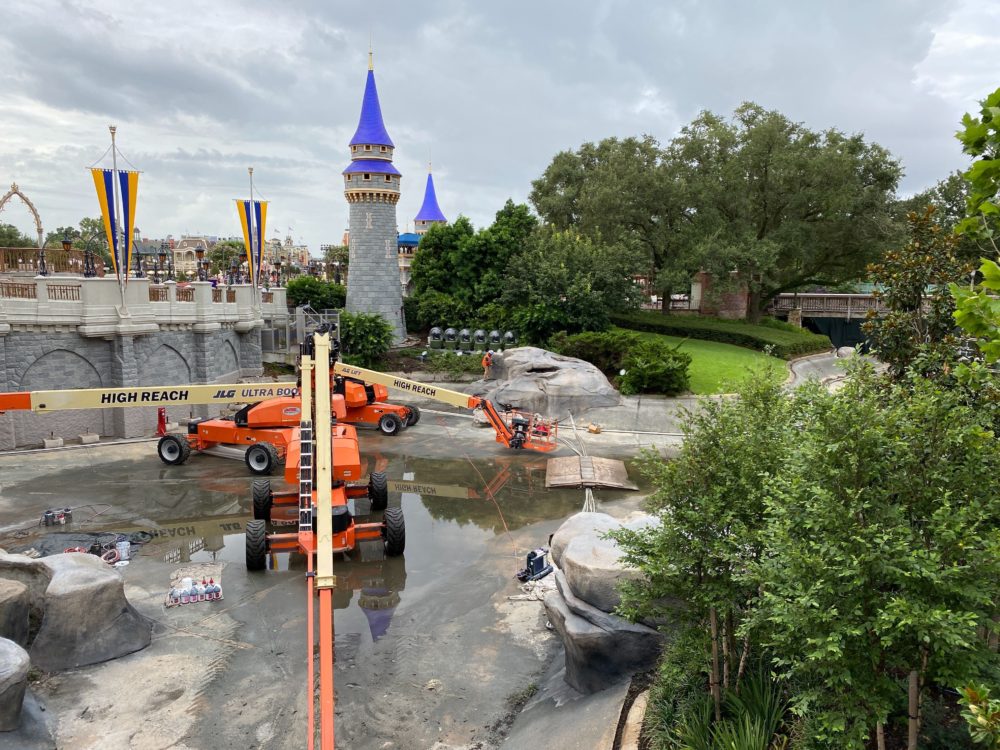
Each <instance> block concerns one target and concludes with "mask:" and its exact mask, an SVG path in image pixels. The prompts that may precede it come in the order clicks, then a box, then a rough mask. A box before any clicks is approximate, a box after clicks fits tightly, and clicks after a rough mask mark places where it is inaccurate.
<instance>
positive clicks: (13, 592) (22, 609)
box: [0, 578, 31, 646]
mask: <svg viewBox="0 0 1000 750" xmlns="http://www.w3.org/2000/svg"><path fill="white" fill-rule="evenodd" d="M30 601H31V600H30V593H29V591H28V587H27V585H25V584H24V583H21V582H20V581H12V580H8V579H5V578H0V638H7V639H9V640H12V641H14V643H16V644H17V645H19V646H27V645H28V612H29V611H30V606H29V605H30Z"/></svg>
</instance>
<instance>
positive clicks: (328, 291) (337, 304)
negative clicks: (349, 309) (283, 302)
mask: <svg viewBox="0 0 1000 750" xmlns="http://www.w3.org/2000/svg"><path fill="white" fill-rule="evenodd" d="M285 288H286V290H287V295H288V305H289V306H290V307H299V306H300V305H309V306H310V307H311V308H312V309H313V310H340V309H343V307H344V304H345V303H346V301H347V288H346V287H344V286H343V285H341V284H334V283H333V282H330V281H323V280H322V279H317V278H314V277H312V276H296V277H295V278H294V279H292V280H291V281H289V282H288V284H287V285H286V287H285Z"/></svg>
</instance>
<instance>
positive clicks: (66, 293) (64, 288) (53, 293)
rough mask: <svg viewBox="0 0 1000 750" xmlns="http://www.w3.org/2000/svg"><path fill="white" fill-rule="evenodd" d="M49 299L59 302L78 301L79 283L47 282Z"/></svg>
mask: <svg viewBox="0 0 1000 750" xmlns="http://www.w3.org/2000/svg"><path fill="white" fill-rule="evenodd" d="M47 287H48V291H49V299H50V300H56V301H59V302H79V301H80V285H79V284H48V285H47Z"/></svg>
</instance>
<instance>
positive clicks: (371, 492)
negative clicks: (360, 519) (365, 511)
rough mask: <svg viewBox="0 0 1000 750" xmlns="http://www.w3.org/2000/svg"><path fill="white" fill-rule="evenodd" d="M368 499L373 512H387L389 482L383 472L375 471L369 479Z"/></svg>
mask: <svg viewBox="0 0 1000 750" xmlns="http://www.w3.org/2000/svg"><path fill="white" fill-rule="evenodd" d="M368 499H369V500H371V503H372V510H385V509H386V507H387V506H388V505H389V480H388V479H386V478H385V474H384V473H382V472H381V471H373V472H372V474H371V476H370V477H368Z"/></svg>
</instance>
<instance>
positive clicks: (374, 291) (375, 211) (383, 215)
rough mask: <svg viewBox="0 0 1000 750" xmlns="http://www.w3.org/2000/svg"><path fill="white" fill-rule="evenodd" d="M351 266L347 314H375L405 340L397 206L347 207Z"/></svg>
mask: <svg viewBox="0 0 1000 750" xmlns="http://www.w3.org/2000/svg"><path fill="white" fill-rule="evenodd" d="M350 212H351V213H350V216H351V218H350V258H351V261H350V266H351V277H350V280H349V282H348V284H347V311H348V312H364V313H378V314H379V315H381V316H382V317H383V318H385V319H386V320H387V321H389V323H391V324H392V327H393V338H394V339H395V341H396V342H397V343H398V342H401V341H402V340H403V339H404V338H405V337H406V324H405V322H404V320H403V294H402V290H401V289H400V286H399V261H398V259H397V254H398V247H397V232H396V206H395V204H392V203H374V202H367V201H361V202H356V203H351V204H350Z"/></svg>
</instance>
